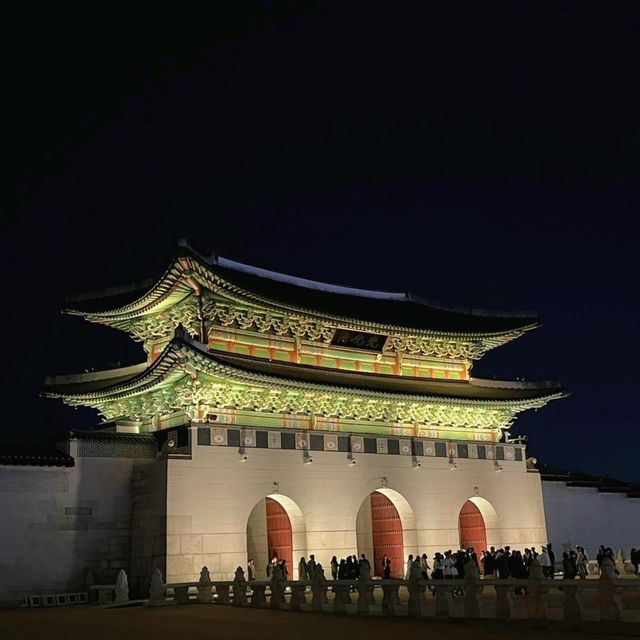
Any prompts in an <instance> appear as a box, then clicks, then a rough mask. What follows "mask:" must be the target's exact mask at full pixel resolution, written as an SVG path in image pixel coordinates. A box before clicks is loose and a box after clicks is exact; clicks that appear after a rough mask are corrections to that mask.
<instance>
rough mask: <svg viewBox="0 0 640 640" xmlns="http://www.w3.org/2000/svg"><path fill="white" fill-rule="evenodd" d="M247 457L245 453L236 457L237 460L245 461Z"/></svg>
mask: <svg viewBox="0 0 640 640" xmlns="http://www.w3.org/2000/svg"><path fill="white" fill-rule="evenodd" d="M248 459H249V458H247V454H246V453H242V454H240V458H238V462H246V461H247V460H248Z"/></svg>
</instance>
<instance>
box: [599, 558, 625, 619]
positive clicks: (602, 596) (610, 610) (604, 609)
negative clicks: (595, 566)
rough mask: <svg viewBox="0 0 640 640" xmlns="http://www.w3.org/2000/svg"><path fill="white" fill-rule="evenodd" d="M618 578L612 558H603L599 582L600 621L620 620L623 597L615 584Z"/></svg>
mask: <svg viewBox="0 0 640 640" xmlns="http://www.w3.org/2000/svg"><path fill="white" fill-rule="evenodd" d="M615 577H616V573H615V565H614V563H613V561H612V560H611V558H607V557H605V558H603V559H602V563H601V564H600V579H599V580H598V607H599V609H600V620H608V621H615V620H620V610H621V608H622V607H621V596H620V594H619V590H618V588H617V587H616V585H615V583H614V582H613V581H614V579H615Z"/></svg>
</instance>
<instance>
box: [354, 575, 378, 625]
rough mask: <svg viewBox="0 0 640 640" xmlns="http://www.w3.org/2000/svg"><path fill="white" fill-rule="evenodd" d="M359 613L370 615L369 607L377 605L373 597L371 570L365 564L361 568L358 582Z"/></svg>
mask: <svg viewBox="0 0 640 640" xmlns="http://www.w3.org/2000/svg"><path fill="white" fill-rule="evenodd" d="M357 586H358V613H360V614H365V613H369V605H370V604H372V601H373V604H375V599H374V597H373V580H372V579H371V569H370V568H369V567H367V566H366V565H365V564H362V565H361V566H360V579H359V580H358V585H357Z"/></svg>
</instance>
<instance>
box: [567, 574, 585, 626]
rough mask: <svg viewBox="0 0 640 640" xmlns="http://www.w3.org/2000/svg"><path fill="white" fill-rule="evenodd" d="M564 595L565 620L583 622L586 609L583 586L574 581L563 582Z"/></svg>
mask: <svg viewBox="0 0 640 640" xmlns="http://www.w3.org/2000/svg"><path fill="white" fill-rule="evenodd" d="M562 593H563V594H564V601H563V603H562V609H563V612H564V619H565V620H571V621H574V622H575V621H578V620H582V609H583V607H584V597H583V593H584V588H583V586H582V585H581V584H577V582H575V581H573V580H571V581H569V580H563V581H562Z"/></svg>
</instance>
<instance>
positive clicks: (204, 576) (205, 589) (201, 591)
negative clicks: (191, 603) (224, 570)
mask: <svg viewBox="0 0 640 640" xmlns="http://www.w3.org/2000/svg"><path fill="white" fill-rule="evenodd" d="M212 599H213V593H212V588H211V576H210V575H209V569H207V567H202V569H201V571H200V580H198V602H200V603H201V604H208V603H209V602H211V600H212Z"/></svg>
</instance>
